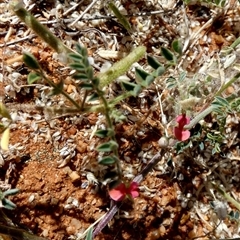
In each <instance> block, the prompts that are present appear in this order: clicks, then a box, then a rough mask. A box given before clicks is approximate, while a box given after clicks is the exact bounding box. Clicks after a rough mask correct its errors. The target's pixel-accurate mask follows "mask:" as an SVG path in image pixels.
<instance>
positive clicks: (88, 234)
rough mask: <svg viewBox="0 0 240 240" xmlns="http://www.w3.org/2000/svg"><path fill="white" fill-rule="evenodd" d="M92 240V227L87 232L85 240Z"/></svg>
mask: <svg viewBox="0 0 240 240" xmlns="http://www.w3.org/2000/svg"><path fill="white" fill-rule="evenodd" d="M92 239H93V227H91V228H90V229H89V230H88V232H87V236H86V240H92Z"/></svg>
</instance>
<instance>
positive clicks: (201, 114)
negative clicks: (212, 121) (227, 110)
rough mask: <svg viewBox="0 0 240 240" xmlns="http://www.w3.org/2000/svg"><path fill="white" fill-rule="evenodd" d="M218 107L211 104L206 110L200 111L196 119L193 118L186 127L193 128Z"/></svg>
mask: <svg viewBox="0 0 240 240" xmlns="http://www.w3.org/2000/svg"><path fill="white" fill-rule="evenodd" d="M216 108H217V107H215V106H213V105H210V106H209V107H208V108H206V109H205V110H204V111H202V112H200V113H199V114H198V115H197V116H196V117H195V118H194V119H192V120H191V122H190V123H189V124H188V125H185V126H184V129H191V128H192V127H194V126H195V125H196V124H197V123H198V122H199V121H200V120H202V119H203V118H205V117H206V116H207V115H208V114H210V113H211V112H212V111H214V110H215V109H216Z"/></svg>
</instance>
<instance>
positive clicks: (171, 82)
mask: <svg viewBox="0 0 240 240" xmlns="http://www.w3.org/2000/svg"><path fill="white" fill-rule="evenodd" d="M166 84H167V88H168V89H172V88H174V87H175V86H176V84H177V81H176V79H175V78H173V77H169V78H168V79H167V80H166Z"/></svg>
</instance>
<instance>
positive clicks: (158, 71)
mask: <svg viewBox="0 0 240 240" xmlns="http://www.w3.org/2000/svg"><path fill="white" fill-rule="evenodd" d="M164 72H165V67H164V66H161V67H159V68H158V69H156V70H155V71H154V72H153V73H152V75H153V76H154V77H159V76H161V75H163V74H164Z"/></svg>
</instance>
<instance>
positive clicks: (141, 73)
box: [135, 68, 149, 87]
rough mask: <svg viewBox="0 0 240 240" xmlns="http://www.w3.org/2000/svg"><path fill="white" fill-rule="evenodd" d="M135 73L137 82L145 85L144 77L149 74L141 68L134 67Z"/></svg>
mask: <svg viewBox="0 0 240 240" xmlns="http://www.w3.org/2000/svg"><path fill="white" fill-rule="evenodd" d="M135 75H136V80H137V82H138V83H139V84H141V85H142V86H144V87H145V86H146V83H145V81H146V78H147V77H148V76H149V74H148V73H147V72H145V71H144V70H142V69H139V68H136V69H135Z"/></svg>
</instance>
